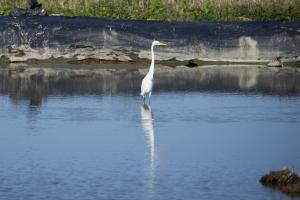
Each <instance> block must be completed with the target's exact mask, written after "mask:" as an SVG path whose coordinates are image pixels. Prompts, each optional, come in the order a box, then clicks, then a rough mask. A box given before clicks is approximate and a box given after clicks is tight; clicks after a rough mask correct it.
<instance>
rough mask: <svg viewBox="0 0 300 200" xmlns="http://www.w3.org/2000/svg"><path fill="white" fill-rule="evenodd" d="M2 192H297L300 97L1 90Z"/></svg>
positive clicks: (15, 195) (102, 195)
mask: <svg viewBox="0 0 300 200" xmlns="http://www.w3.org/2000/svg"><path fill="white" fill-rule="evenodd" d="M0 105H1V106H0V124H1V131H0V199H8V200H15V199H30V200H40V199H43V200H48V199H49V200H50V199H51V200H52V199H72V200H82V199H130V200H134V199H166V200H167V199H191V200H192V199H230V200H231V199H249V200H250V199H251V200H252V199H290V198H289V197H288V196H285V195H284V194H281V193H279V192H277V191H274V190H271V189H268V188H265V187H263V186H261V185H260V183H259V182H258V180H259V178H260V176H262V175H264V174H265V173H266V172H268V171H269V170H270V169H278V168H282V167H283V166H288V167H291V168H292V167H293V168H294V169H295V170H296V171H297V172H300V153H299V152H300V146H299V141H300V134H299V130H300V97H299V96H271V95H260V94H246V93H222V92H207V93H204V92H187V93H185V92H178V93H174V92H167V93H165V92H161V93H158V92H156V93H155V94H154V95H153V98H152V101H151V107H147V108H146V107H143V106H142V105H141V98H140V97H139V96H137V95H122V94H118V95H79V96H70V95H69V96H62V95H57V96H53V95H50V96H48V98H46V99H43V102H42V103H41V104H39V105H38V106H32V105H30V101H29V100H26V99H25V100H16V99H11V98H9V97H8V96H7V95H1V96H0Z"/></svg>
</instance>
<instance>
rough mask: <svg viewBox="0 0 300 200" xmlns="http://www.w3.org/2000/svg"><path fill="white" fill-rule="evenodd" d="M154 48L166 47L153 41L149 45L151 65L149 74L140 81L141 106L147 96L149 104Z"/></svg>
mask: <svg viewBox="0 0 300 200" xmlns="http://www.w3.org/2000/svg"><path fill="white" fill-rule="evenodd" d="M154 46H167V45H166V44H165V43H162V42H159V41H156V40H154V41H153V42H152V45H151V56H152V60H151V65H150V68H149V72H148V73H147V74H146V76H145V77H144V79H143V81H142V85H141V96H142V97H143V104H145V101H146V96H148V101H149V104H150V97H151V92H152V87H153V74H154V50H153V49H154Z"/></svg>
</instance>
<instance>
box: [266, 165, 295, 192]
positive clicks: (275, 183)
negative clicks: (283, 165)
mask: <svg viewBox="0 0 300 200" xmlns="http://www.w3.org/2000/svg"><path fill="white" fill-rule="evenodd" d="M260 182H261V183H262V184H263V185H266V186H269V187H273V188H276V189H279V190H281V191H282V192H284V193H286V194H290V195H297V196H298V195H299V196H300V178H299V176H298V175H297V174H296V173H295V172H294V171H290V170H289V169H283V170H278V171H270V172H269V174H266V175H265V176H263V177H261V179H260Z"/></svg>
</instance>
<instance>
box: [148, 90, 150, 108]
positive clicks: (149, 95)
mask: <svg viewBox="0 0 300 200" xmlns="http://www.w3.org/2000/svg"><path fill="white" fill-rule="evenodd" d="M150 97H151V92H149V95H148V102H149V105H150Z"/></svg>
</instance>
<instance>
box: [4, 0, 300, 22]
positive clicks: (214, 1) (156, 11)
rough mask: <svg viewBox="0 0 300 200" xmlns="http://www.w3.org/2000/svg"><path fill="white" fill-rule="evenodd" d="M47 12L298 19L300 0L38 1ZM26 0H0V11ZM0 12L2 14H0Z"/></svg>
mask: <svg viewBox="0 0 300 200" xmlns="http://www.w3.org/2000/svg"><path fill="white" fill-rule="evenodd" d="M40 2H41V3H42V4H43V5H44V7H45V8H46V9H47V10H48V11H49V12H50V13H61V14H64V15H67V16H76V15H85V16H102V17H108V18H113V19H159V20H180V21H181V20H188V21H193V20H222V21H228V20H245V19H249V20H300V0H40ZM14 6H17V7H27V5H26V1H25V0H1V1H0V7H1V8H2V9H0V14H2V15H6V14H8V13H7V11H8V10H9V9H10V8H12V7H14ZM1 11H2V13H1Z"/></svg>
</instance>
